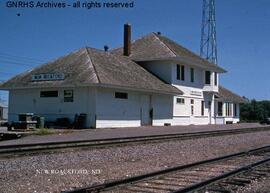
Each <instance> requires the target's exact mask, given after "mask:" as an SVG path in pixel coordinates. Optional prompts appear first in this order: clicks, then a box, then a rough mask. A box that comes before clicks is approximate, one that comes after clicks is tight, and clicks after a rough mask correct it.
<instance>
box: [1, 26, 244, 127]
mask: <svg viewBox="0 0 270 193" xmlns="http://www.w3.org/2000/svg"><path fill="white" fill-rule="evenodd" d="M224 72H226V71H225V70H224V69H223V68H221V67H219V66H217V65H215V64H212V63H209V62H208V61H207V60H204V59H202V58H200V57H199V56H198V55H196V54H194V53H193V52H191V51H189V50H188V49H186V48H184V47H182V46H180V45H179V44H177V43H176V42H174V41H172V40H170V39H168V38H167V37H165V36H162V35H160V34H159V33H158V34H156V33H151V34H149V35H147V36H144V37H142V38H140V39H138V40H136V41H134V42H131V28H130V26H129V25H125V35H124V47H123V48H118V49H114V50H112V51H108V50H106V51H102V50H97V49H94V48H82V49H80V50H78V51H75V52H73V53H71V54H69V55H67V56H64V57H61V58H59V59H57V60H55V61H53V62H49V63H47V64H44V65H43V66H40V67H37V68H35V69H33V70H31V71H28V72H26V73H23V74H20V75H17V76H15V77H13V78H12V79H10V80H8V81H7V82H5V83H3V84H2V85H0V89H2V90H8V91H9V95H10V96H9V122H11V121H18V115H19V114H21V113H34V114H37V115H41V116H44V117H45V119H46V120H48V121H55V120H56V119H57V118H63V117H67V118H69V119H70V120H73V119H74V116H75V114H80V113H84V114H86V115H87V125H86V126H87V127H94V128H107V127H131V126H141V125H154V126H155V125H164V124H171V125H189V124H226V123H237V122H238V121H239V113H240V112H239V111H240V109H239V103H244V102H245V100H244V99H243V98H242V97H240V96H238V95H237V94H235V93H233V92H231V91H229V90H228V89H226V88H224V87H222V86H220V84H219V75H220V74H221V73H224Z"/></svg>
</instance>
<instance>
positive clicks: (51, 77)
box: [32, 73, 65, 81]
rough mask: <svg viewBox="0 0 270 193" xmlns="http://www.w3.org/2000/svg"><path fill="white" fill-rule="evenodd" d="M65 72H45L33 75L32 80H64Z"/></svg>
mask: <svg viewBox="0 0 270 193" xmlns="http://www.w3.org/2000/svg"><path fill="white" fill-rule="evenodd" d="M64 79H65V75H64V74H63V73H43V74H34V75H32V81H51V80H64Z"/></svg>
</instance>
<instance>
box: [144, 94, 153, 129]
mask: <svg viewBox="0 0 270 193" xmlns="http://www.w3.org/2000/svg"><path fill="white" fill-rule="evenodd" d="M151 124H152V118H151V97H150V96H149V95H142V96H141V125H151Z"/></svg>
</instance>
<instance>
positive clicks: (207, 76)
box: [205, 71, 211, 84]
mask: <svg viewBox="0 0 270 193" xmlns="http://www.w3.org/2000/svg"><path fill="white" fill-rule="evenodd" d="M205 84H211V72H210V71H205Z"/></svg>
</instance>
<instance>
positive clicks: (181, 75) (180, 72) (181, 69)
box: [176, 64, 185, 81]
mask: <svg viewBox="0 0 270 193" xmlns="http://www.w3.org/2000/svg"><path fill="white" fill-rule="evenodd" d="M176 79H177V80H182V81H184V80H185V66H184V65H180V64H177V65H176Z"/></svg>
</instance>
